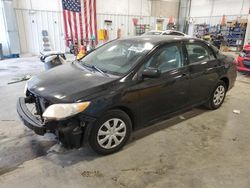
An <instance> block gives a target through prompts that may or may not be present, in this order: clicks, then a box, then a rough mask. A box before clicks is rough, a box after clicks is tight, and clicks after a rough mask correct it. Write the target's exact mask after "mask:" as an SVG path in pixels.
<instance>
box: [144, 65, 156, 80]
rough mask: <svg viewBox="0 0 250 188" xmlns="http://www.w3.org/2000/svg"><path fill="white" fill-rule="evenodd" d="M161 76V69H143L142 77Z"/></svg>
mask: <svg viewBox="0 0 250 188" xmlns="http://www.w3.org/2000/svg"><path fill="white" fill-rule="evenodd" d="M160 76H161V72H160V70H159V69H156V68H153V67H148V68H146V69H144V70H143V72H142V77H143V78H159V77H160Z"/></svg>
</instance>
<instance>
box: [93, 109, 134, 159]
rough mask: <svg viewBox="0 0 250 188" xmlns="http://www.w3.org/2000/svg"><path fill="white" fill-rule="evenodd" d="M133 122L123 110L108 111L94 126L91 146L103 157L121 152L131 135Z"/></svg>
mask: <svg viewBox="0 0 250 188" xmlns="http://www.w3.org/2000/svg"><path fill="white" fill-rule="evenodd" d="M131 126H132V123H131V120H130V118H129V116H128V115H127V114H126V113H125V112H123V111H121V110H111V111H108V112H107V113H106V114H105V115H104V116H103V117H101V118H100V119H99V120H97V122H96V123H95V125H94V126H93V128H92V130H91V132H90V137H89V144H90V146H91V148H92V149H93V150H94V151H95V152H97V153H99V154H102V155H106V154H111V153H114V152H116V151H118V150H120V149H121V148H122V147H123V146H124V145H125V144H126V142H127V140H128V139H129V136H130V134H131Z"/></svg>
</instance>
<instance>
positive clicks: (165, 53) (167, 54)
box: [145, 45, 183, 73]
mask: <svg viewBox="0 0 250 188" xmlns="http://www.w3.org/2000/svg"><path fill="white" fill-rule="evenodd" d="M181 66H183V58H182V51H181V49H180V48H179V46H177V45H171V46H165V47H163V48H162V49H161V50H160V51H159V52H158V53H156V54H155V55H153V56H152V57H151V58H150V59H149V61H148V62H147V63H146V64H145V67H153V68H158V69H159V70H160V71H161V72H162V73H164V72H167V71H169V70H173V69H176V68H179V67H181Z"/></svg>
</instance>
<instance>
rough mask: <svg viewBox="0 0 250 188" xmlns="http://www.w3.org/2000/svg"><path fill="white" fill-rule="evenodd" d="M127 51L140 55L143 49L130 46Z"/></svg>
mask: <svg viewBox="0 0 250 188" xmlns="http://www.w3.org/2000/svg"><path fill="white" fill-rule="evenodd" d="M128 50H129V51H134V52H138V53H141V52H143V51H144V50H145V49H144V48H142V47H136V46H131V47H130V48H129V49H128Z"/></svg>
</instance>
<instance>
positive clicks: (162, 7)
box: [151, 0, 179, 18]
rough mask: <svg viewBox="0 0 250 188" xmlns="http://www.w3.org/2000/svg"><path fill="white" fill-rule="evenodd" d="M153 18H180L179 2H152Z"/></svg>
mask: <svg viewBox="0 0 250 188" xmlns="http://www.w3.org/2000/svg"><path fill="white" fill-rule="evenodd" d="M151 10H152V14H151V15H152V16H156V17H169V16H173V17H174V18H177V17H178V12H179V0H164V1H162V0H152V9H151Z"/></svg>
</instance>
